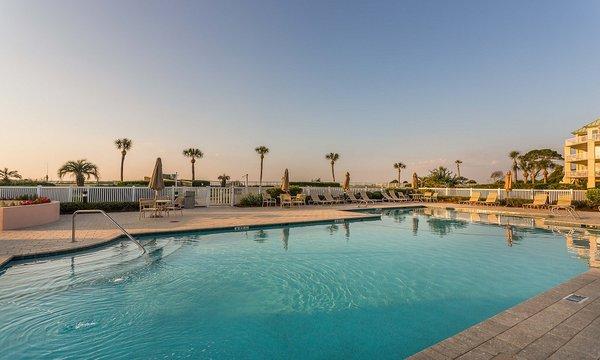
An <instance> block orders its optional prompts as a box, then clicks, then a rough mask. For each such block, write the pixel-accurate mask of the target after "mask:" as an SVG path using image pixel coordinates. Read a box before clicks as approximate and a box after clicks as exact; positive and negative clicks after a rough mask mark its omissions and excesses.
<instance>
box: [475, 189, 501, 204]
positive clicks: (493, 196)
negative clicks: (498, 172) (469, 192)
mask: <svg viewBox="0 0 600 360" xmlns="http://www.w3.org/2000/svg"><path fill="white" fill-rule="evenodd" d="M478 204H481V205H487V206H500V202H499V201H498V193H497V192H495V191H492V192H489V193H488V194H487V197H486V198H485V201H480V202H478Z"/></svg>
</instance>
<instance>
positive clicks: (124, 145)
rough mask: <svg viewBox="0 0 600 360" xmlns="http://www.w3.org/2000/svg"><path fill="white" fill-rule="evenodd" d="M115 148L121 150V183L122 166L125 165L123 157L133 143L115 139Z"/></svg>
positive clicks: (124, 139) (126, 139)
mask: <svg viewBox="0 0 600 360" xmlns="http://www.w3.org/2000/svg"><path fill="white" fill-rule="evenodd" d="M115 146H116V147H117V149H118V150H121V181H123V164H124V163H125V155H127V152H128V151H129V150H131V147H132V146H133V142H132V141H131V139H128V138H122V139H117V140H115Z"/></svg>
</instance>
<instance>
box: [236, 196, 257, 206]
mask: <svg viewBox="0 0 600 360" xmlns="http://www.w3.org/2000/svg"><path fill="white" fill-rule="evenodd" d="M261 205H262V196H261V195H258V194H248V195H246V196H244V197H243V198H241V199H240V205H239V206H241V207H253V206H261Z"/></svg>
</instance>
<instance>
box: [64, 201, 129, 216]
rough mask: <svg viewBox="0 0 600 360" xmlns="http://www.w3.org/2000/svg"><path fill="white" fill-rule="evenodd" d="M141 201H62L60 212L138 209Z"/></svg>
mask: <svg viewBox="0 0 600 360" xmlns="http://www.w3.org/2000/svg"><path fill="white" fill-rule="evenodd" d="M139 207H140V205H139V203H138V202H136V201H118V202H117V201H113V202H93V203H83V202H61V203H60V213H61V214H72V213H74V212H75V211H76V210H96V209H99V210H104V211H106V212H123V211H138V210H139Z"/></svg>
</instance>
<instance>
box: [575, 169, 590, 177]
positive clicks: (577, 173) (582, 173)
mask: <svg viewBox="0 0 600 360" xmlns="http://www.w3.org/2000/svg"><path fill="white" fill-rule="evenodd" d="M571 177H587V171H585V170H579V171H571Z"/></svg>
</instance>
